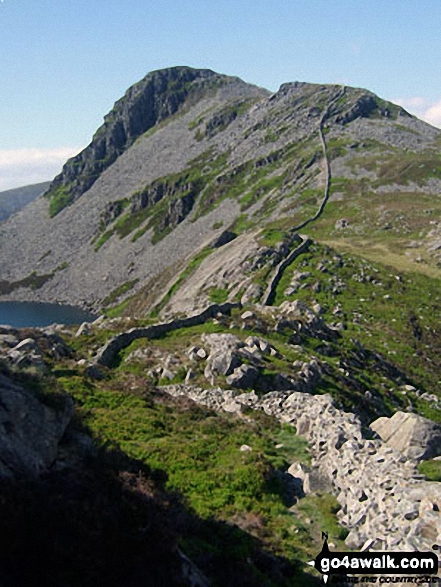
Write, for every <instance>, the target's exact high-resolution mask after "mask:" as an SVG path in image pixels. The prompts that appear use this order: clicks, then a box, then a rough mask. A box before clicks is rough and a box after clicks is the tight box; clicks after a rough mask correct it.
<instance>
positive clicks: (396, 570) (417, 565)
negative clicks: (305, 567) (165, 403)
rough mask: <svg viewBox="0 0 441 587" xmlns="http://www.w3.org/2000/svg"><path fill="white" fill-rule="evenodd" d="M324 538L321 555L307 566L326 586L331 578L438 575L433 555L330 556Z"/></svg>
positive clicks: (337, 553) (354, 553) (324, 538)
mask: <svg viewBox="0 0 441 587" xmlns="http://www.w3.org/2000/svg"><path fill="white" fill-rule="evenodd" d="M322 538H323V548H322V550H321V552H320V554H318V555H317V556H316V558H315V560H313V561H310V562H309V563H308V564H309V565H310V566H312V567H314V568H316V569H317V571H319V572H320V573H322V575H323V580H324V582H325V583H327V582H328V579H329V576H330V575H358V574H360V575H404V576H407V575H432V574H435V573H437V572H438V558H437V556H436V555H435V554H434V553H433V552H331V551H330V550H329V547H328V536H327V534H324V533H323V534H322ZM403 578H404V579H405V578H406V577H403ZM380 582H381V581H380ZM383 582H384V581H383ZM403 582H410V583H412V582H413V580H408V581H403Z"/></svg>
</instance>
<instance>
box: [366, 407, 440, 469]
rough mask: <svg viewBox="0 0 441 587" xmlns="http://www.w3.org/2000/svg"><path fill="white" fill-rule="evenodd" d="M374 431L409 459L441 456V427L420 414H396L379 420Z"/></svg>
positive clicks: (373, 425) (374, 425) (374, 423)
mask: <svg viewBox="0 0 441 587" xmlns="http://www.w3.org/2000/svg"><path fill="white" fill-rule="evenodd" d="M370 426H371V428H372V430H373V431H374V432H376V433H377V434H378V436H379V437H380V438H381V439H382V440H383V442H385V443H386V444H387V446H390V447H391V448H393V449H395V450H397V451H399V452H400V453H401V454H403V455H404V456H405V457H406V458H408V459H414V460H418V461H419V460H422V459H432V458H434V457H437V456H439V455H441V426H438V425H437V424H435V423H434V422H431V421H430V420H427V418H423V417H422V416H419V415H418V414H408V413H405V412H396V413H395V414H394V415H393V416H392V417H391V418H385V417H383V418H378V420H375V422H372V424H371V425H370Z"/></svg>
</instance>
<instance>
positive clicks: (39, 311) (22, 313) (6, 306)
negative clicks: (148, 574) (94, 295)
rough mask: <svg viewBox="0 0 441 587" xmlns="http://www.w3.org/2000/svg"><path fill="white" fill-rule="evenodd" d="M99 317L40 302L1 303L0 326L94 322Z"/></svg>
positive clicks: (68, 307)
mask: <svg viewBox="0 0 441 587" xmlns="http://www.w3.org/2000/svg"><path fill="white" fill-rule="evenodd" d="M97 317H98V315H96V314H91V313H90V312H86V311H85V310H82V309H81V308H77V307H75V306H65V305H62V304H43V303H39V302H0V324H5V325H8V326H14V327H16V328H25V327H44V326H49V325H50V324H54V323H56V324H81V323H82V322H92V321H93V320H95V318H97Z"/></svg>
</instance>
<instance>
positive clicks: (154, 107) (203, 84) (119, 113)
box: [46, 67, 225, 216]
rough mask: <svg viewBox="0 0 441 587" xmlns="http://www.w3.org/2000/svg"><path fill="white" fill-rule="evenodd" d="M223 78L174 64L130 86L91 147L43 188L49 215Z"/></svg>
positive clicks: (97, 133)
mask: <svg viewBox="0 0 441 587" xmlns="http://www.w3.org/2000/svg"><path fill="white" fill-rule="evenodd" d="M224 80H225V77H224V76H221V75H218V74H216V73H214V72H213V71H210V70H208V69H204V70H197V69H191V68H189V67H175V68H171V69H166V70H162V71H154V72H152V73H149V74H148V75H147V76H146V77H145V78H144V79H142V80H141V81H140V82H138V83H137V84H135V85H134V86H132V87H131V88H130V89H129V90H128V91H127V92H126V94H125V95H124V96H123V98H121V99H120V100H118V102H116V104H115V106H114V107H113V109H112V110H111V112H109V113H108V114H107V115H106V116H105V117H104V124H103V125H102V126H101V127H100V128H99V129H98V130H97V132H96V133H95V135H94V137H93V139H92V142H91V143H90V145H89V146H88V147H86V149H84V150H83V151H82V152H81V153H79V154H78V155H77V156H75V157H73V158H72V159H69V161H68V162H67V163H66V164H65V165H64V167H63V170H62V172H61V173H60V174H59V175H58V176H57V177H56V178H55V179H54V181H53V182H52V184H51V186H50V187H49V189H48V191H47V192H46V196H47V197H48V198H49V199H50V200H51V215H52V216H54V215H55V214H57V213H58V212H59V211H60V210H61V209H62V208H63V207H64V206H66V205H67V204H71V203H72V202H74V201H75V200H76V199H77V198H79V197H80V196H81V195H82V194H84V192H86V191H87V190H88V189H89V188H90V187H91V186H92V185H93V184H94V182H95V181H96V180H97V178H98V177H99V176H100V174H101V173H102V172H103V171H104V170H105V169H107V168H108V167H109V166H110V165H111V164H112V163H113V162H114V161H115V160H116V159H117V158H118V157H119V156H120V155H121V154H122V153H123V152H124V151H125V150H126V149H128V148H129V147H130V146H131V145H132V144H133V143H134V142H135V140H136V139H137V138H138V137H140V136H141V135H142V134H143V133H145V132H147V131H148V130H149V129H151V128H153V127H154V126H155V125H157V124H159V123H161V122H162V121H163V120H165V119H167V118H169V117H170V116H173V114H175V113H176V112H177V111H178V110H179V109H180V108H181V107H182V106H183V105H184V104H185V102H186V100H187V99H188V98H189V96H190V95H193V96H194V95H196V94H197V93H198V92H199V93H201V92H204V91H207V90H208V88H210V87H215V86H216V85H219V84H222V82H223V81H224Z"/></svg>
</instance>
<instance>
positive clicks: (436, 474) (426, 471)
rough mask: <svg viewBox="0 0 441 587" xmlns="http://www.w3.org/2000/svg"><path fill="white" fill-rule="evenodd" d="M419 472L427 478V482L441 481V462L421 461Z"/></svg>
mask: <svg viewBox="0 0 441 587" xmlns="http://www.w3.org/2000/svg"><path fill="white" fill-rule="evenodd" d="M418 471H419V472H420V473H422V474H423V475H425V476H426V479H427V481H441V461H435V460H431V461H421V462H420V464H419V465H418Z"/></svg>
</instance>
